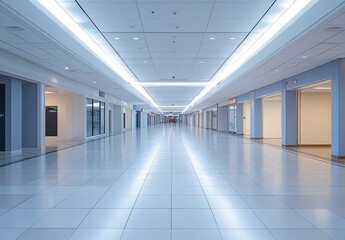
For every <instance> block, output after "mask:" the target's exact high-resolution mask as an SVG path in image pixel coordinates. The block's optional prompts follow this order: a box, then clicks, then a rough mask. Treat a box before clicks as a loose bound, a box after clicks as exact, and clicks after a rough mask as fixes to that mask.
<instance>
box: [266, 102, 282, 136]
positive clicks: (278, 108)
mask: <svg viewBox="0 0 345 240" xmlns="http://www.w3.org/2000/svg"><path fill="white" fill-rule="evenodd" d="M263 137H264V138H282V101H281V100H268V99H263Z"/></svg>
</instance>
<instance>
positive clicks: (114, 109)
mask: <svg viewBox="0 0 345 240" xmlns="http://www.w3.org/2000/svg"><path fill="white" fill-rule="evenodd" d="M109 110H111V113H112V116H111V121H112V122H111V132H109V134H117V133H120V132H121V131H122V126H123V125H122V124H123V123H122V118H123V113H122V106H119V105H114V104H109V107H108V109H107V111H108V112H109ZM108 122H109V115H108ZM108 124H109V123H108ZM107 128H108V129H109V125H108V127H107Z"/></svg>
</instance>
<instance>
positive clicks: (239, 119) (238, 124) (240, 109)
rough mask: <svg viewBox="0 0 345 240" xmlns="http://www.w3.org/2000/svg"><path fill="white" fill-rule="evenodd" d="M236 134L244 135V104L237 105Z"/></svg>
mask: <svg viewBox="0 0 345 240" xmlns="http://www.w3.org/2000/svg"><path fill="white" fill-rule="evenodd" d="M235 131H236V134H237V135H243V103H237V104H236V129H235Z"/></svg>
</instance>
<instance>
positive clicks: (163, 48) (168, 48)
mask: <svg viewBox="0 0 345 240" xmlns="http://www.w3.org/2000/svg"><path fill="white" fill-rule="evenodd" d="M199 47H200V45H197V44H150V45H149V49H150V52H173V51H176V52H178V51H183V52H197V51H198V50H199Z"/></svg>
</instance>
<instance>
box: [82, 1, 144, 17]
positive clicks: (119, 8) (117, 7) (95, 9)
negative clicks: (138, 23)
mask: <svg viewBox="0 0 345 240" xmlns="http://www.w3.org/2000/svg"><path fill="white" fill-rule="evenodd" d="M81 6H82V7H83V9H84V11H85V12H86V13H87V14H88V15H89V16H90V17H91V18H95V19H97V18H108V19H109V18H113V19H116V18H139V13H138V9H137V6H136V4H135V3H134V2H133V3H128V2H103V1H102V2H100V1H98V2H83V3H81Z"/></svg>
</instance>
